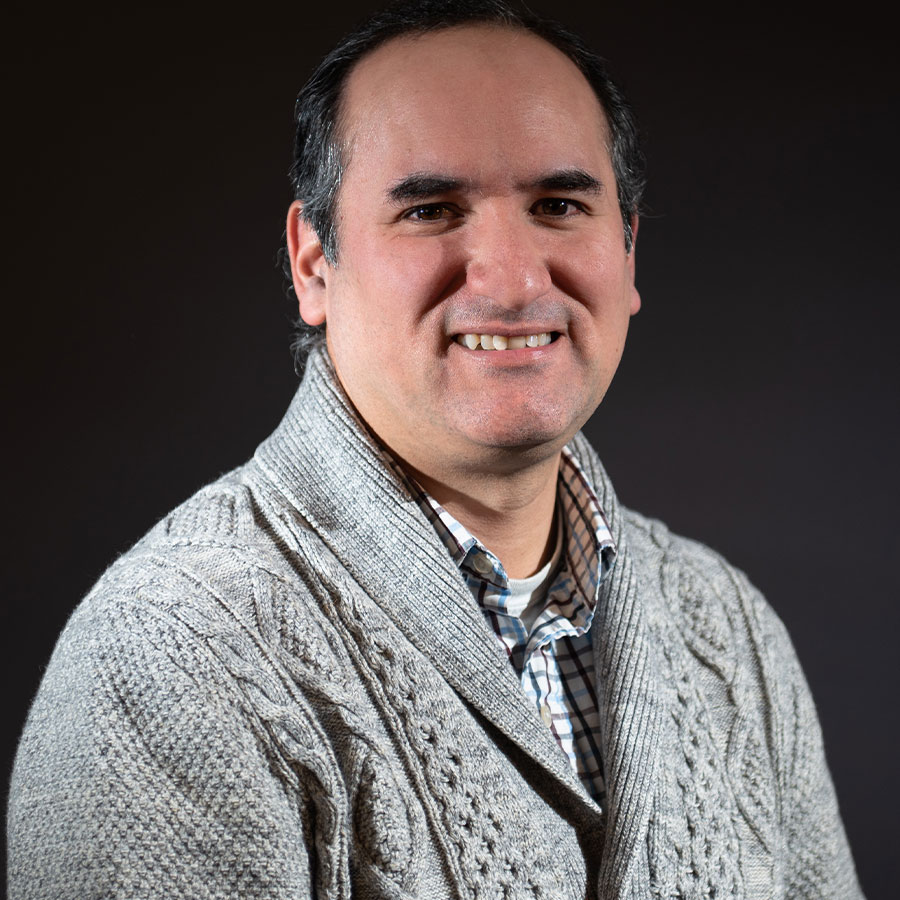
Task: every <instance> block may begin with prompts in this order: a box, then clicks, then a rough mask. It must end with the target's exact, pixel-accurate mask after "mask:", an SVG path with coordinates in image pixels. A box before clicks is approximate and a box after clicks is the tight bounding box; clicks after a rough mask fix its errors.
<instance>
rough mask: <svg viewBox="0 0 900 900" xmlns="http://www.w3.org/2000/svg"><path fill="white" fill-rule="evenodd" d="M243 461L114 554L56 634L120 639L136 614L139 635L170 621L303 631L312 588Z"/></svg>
mask: <svg viewBox="0 0 900 900" xmlns="http://www.w3.org/2000/svg"><path fill="white" fill-rule="evenodd" d="M245 469H246V467H241V468H238V469H235V470H234V471H233V472H230V473H228V474H226V475H223V476H222V477H221V478H219V479H218V480H216V481H215V482H212V483H211V484H209V485H206V486H205V487H203V488H201V489H200V490H199V491H197V493H195V494H194V495H193V496H192V497H190V498H189V499H187V500H186V501H185V502H184V503H182V504H180V505H179V506H178V507H176V508H175V509H174V510H173V511H172V512H170V513H169V514H168V515H166V516H165V517H164V518H163V519H162V520H161V521H160V522H158V523H157V524H156V525H155V526H154V527H153V528H151V529H150V531H148V532H147V534H146V535H144V537H142V538H141V539H140V540H139V541H138V542H137V543H136V544H135V545H134V546H133V547H132V548H131V549H130V550H128V551H126V552H125V553H123V554H122V555H121V556H120V557H119V558H118V559H117V560H116V561H115V562H114V563H113V564H112V565H111V566H110V567H109V568H108V569H107V570H106V572H105V573H104V574H103V575H102V576H101V577H100V579H99V580H98V582H97V583H96V584H95V585H94V587H93V588H92V589H91V591H90V592H89V593H88V595H87V597H85V599H84V600H83V601H82V603H81V604H80V605H79V607H78V609H77V610H76V611H75V613H74V614H73V616H72V619H71V620H70V623H69V626H68V627H67V629H66V631H65V632H64V633H63V636H62V638H61V642H65V640H66V637H67V632H71V631H72V630H73V629H79V630H83V629H84V628H88V629H90V630H91V632H92V633H93V634H94V635H95V636H97V637H99V639H100V640H103V639H104V636H106V637H109V638H113V637H115V636H118V637H119V638H121V637H122V635H123V634H128V633H130V632H132V631H133V629H134V627H135V624H136V621H137V620H140V623H141V624H140V627H139V633H140V634H141V635H142V636H143V637H144V638H147V639H152V636H153V634H155V633H159V632H161V631H170V630H171V629H173V628H174V629H176V630H177V629H187V630H190V631H192V632H193V633H197V634H210V633H214V632H215V633H226V632H227V633H233V634H243V635H248V636H250V637H251V638H252V641H251V642H252V643H256V642H258V638H259V637H260V636H262V637H263V642H264V643H267V642H269V641H279V640H280V639H282V638H283V631H284V629H285V628H290V630H292V631H293V630H299V629H302V628H303V626H304V621H305V620H306V618H307V617H308V616H311V617H313V618H316V619H320V618H321V615H320V614H319V613H318V610H317V607H316V603H315V601H314V596H313V593H314V590H313V589H311V587H310V584H309V582H308V581H304V579H303V577H301V576H302V575H303V573H301V572H299V571H298V567H297V566H296V565H293V564H292V561H291V559H290V554H289V552H288V551H287V549H286V548H285V547H284V545H283V543H282V542H281V540H280V539H279V537H278V536H277V534H276V532H275V531H274V530H273V529H272V528H271V527H270V525H269V523H268V521H267V519H266V516H265V514H264V512H263V510H262V507H261V506H260V505H259V504H258V503H257V500H256V497H255V496H254V491H253V489H252V487H251V486H250V485H249V484H248V482H247V480H246V479H245V478H244V471H245ZM306 574H307V575H308V574H309V573H306ZM286 620H289V621H286ZM126 625H127V627H126ZM263 632H265V634H263Z"/></svg>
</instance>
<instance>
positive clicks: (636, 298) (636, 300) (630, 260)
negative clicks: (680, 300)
mask: <svg viewBox="0 0 900 900" xmlns="http://www.w3.org/2000/svg"><path fill="white" fill-rule="evenodd" d="M639 224H640V219H639V217H638V214H637V213H632V214H631V249H630V250H629V251H628V255H627V258H626V260H625V265H626V266H627V267H628V273H629V275H630V276H631V278H630V281H631V285H630V288H629V290H630V291H631V315H634V314H635V313H636V312H637V311H638V310H639V309H640V308H641V295H640V294H639V293H638V289H637V285H636V284H635V280H634V278H635V262H634V257H635V251H636V248H637V234H638V225H639Z"/></svg>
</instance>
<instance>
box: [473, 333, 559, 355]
mask: <svg viewBox="0 0 900 900" xmlns="http://www.w3.org/2000/svg"><path fill="white" fill-rule="evenodd" d="M556 337H557V334H556V332H555V331H542V332H541V333H540V334H529V335H524V334H520V335H516V336H515V337H509V336H508V335H505V334H458V335H457V336H456V342H457V343H458V344H462V346H463V347H467V348H468V349H469V350H478V349H479V348H480V349H482V350H523V349H524V348H525V347H546V346H547V344H550V343H552V342H553V340H554V339H555V338H556Z"/></svg>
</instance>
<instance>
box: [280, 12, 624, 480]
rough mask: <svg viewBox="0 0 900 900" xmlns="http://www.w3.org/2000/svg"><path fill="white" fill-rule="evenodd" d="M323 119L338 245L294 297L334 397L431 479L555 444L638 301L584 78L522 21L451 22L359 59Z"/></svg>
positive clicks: (600, 382) (597, 109) (496, 465)
mask: <svg viewBox="0 0 900 900" xmlns="http://www.w3.org/2000/svg"><path fill="white" fill-rule="evenodd" d="M342 126H343V136H344V139H345V141H346V146H347V148H348V159H349V163H348V165H347V167H346V172H345V175H344V178H343V180H342V182H341V186H340V193H339V198H338V206H337V235H338V246H339V249H338V261H337V264H336V265H335V266H330V265H328V264H327V263H326V262H325V261H324V259H321V258H320V259H316V260H315V261H314V264H313V265H312V266H311V267H310V268H311V269H313V270H314V271H315V272H316V273H317V277H316V278H315V279H312V280H311V281H308V282H307V283H306V287H305V289H304V288H302V287H299V288H298V295H299V297H300V310H301V314H302V315H303V317H304V319H306V320H307V321H308V322H310V323H311V324H317V323H318V322H320V321H322V319H323V317H324V321H325V322H326V334H327V342H328V350H329V353H330V355H331V358H332V360H333V362H334V365H335V368H336V370H337V373H338V376H339V378H340V381H341V383H342V384H343V386H344V388H345V390H346V391H347V393H348V395H349V396H350V398H351V400H352V401H353V403H354V405H355V406H356V407H357V409H358V410H359V412H360V413H361V415H362V416H363V418H364V419H365V420H366V422H367V423H368V425H369V426H370V427H371V428H372V429H373V431H374V432H375V433H376V434H377V435H378V436H379V437H380V438H381V440H382V441H384V442H385V443H386V444H387V445H388V446H389V447H390V448H391V449H392V450H393V451H394V452H395V453H396V454H397V455H399V456H400V457H401V458H402V459H404V460H405V461H406V462H408V463H409V464H410V465H412V466H413V468H415V469H418V470H419V471H420V472H424V473H426V474H428V475H430V476H432V477H436V478H439V477H440V475H441V472H442V471H449V470H450V468H454V467H455V468H461V469H463V470H465V469H467V468H469V469H471V470H472V471H485V470H487V471H490V470H492V469H494V470H499V469H502V468H504V467H506V468H508V467H510V466H515V464H516V460H528V459H537V458H540V457H541V456H542V455H548V454H552V453H556V452H557V451H558V450H559V449H560V448H561V446H562V445H563V444H564V443H565V442H566V441H567V440H569V438H571V436H572V435H573V434H574V433H575V431H577V430H578V429H579V428H580V427H581V426H582V425H583V424H584V422H585V421H586V420H587V418H588V417H589V416H590V414H591V413H592V412H593V411H594V409H595V408H596V406H597V404H598V403H599V402H600V401H601V399H602V398H603V396H604V394H605V392H606V390H607V388H608V387H609V384H610V381H611V380H612V377H613V374H614V373H615V371H616V367H617V366H618V363H619V360H620V358H621V355H622V350H623V347H624V343H625V335H626V331H627V328H628V321H629V317H630V316H631V315H632V314H633V313H635V312H637V310H638V308H639V305H640V299H639V297H638V294H637V291H636V290H635V286H634V261H633V253H632V254H630V255H629V254H626V252H625V243H624V233H623V223H622V218H621V215H620V212H619V207H618V202H617V197H616V184H615V179H614V175H613V170H612V166H611V163H610V159H609V153H608V150H607V147H606V139H607V132H606V122H605V117H604V115H603V112H602V108H601V106H600V104H599V102H598V100H597V98H596V96H595V95H594V93H593V91H592V89H591V87H590V86H589V84H588V83H587V81H586V80H585V79H584V77H583V76H582V75H581V73H580V72H579V71H578V69H577V68H576V67H575V65H574V64H573V63H572V62H571V61H570V60H569V59H568V58H567V57H566V56H565V55H564V54H562V53H560V52H559V51H558V50H557V49H556V48H554V47H552V46H551V45H550V44H548V43H546V42H544V41H542V40H540V39H539V38H537V37H535V36H533V35H531V34H528V33H525V32H522V31H516V30H511V29H506V28H496V27H463V28H454V29H448V30H444V31H439V32H436V33H432V34H427V35H425V36H422V37H416V38H400V39H397V40H394V41H391V42H389V43H388V44H386V45H384V46H383V47H381V48H379V49H378V50H376V51H375V52H373V53H372V54H370V55H369V56H367V57H365V58H364V59H363V60H362V62H361V63H360V64H359V65H358V66H357V68H356V69H355V70H354V71H353V72H352V74H351V76H350V78H349V79H348V83H347V85H346V89H345V93H344V105H343V111H342ZM295 271H296V266H295ZM467 335H470V336H474V335H497V336H499V338H500V340H499V341H497V342H496V343H498V344H499V345H500V346H503V345H504V339H505V342H506V346H507V349H505V350H497V349H494V350H488V349H484V347H483V346H481V345H479V346H477V347H475V348H474V349H472V348H471V347H470V346H467V345H466V343H465V341H466V336H467ZM535 335H549V336H550V343H544V342H545V341H546V338H538V343H539V344H543V345H539V346H530V345H531V344H534V343H535V340H534V338H533V337H532V339H531V340H528V338H529V336H535ZM522 339H525V340H526V342H527V345H526V346H525V347H521V346H519V345H520V344H521V343H522V342H523V341H522ZM468 341H469V344H474V338H473V337H469V338H468ZM511 451H515V452H511ZM479 467H480V468H479Z"/></svg>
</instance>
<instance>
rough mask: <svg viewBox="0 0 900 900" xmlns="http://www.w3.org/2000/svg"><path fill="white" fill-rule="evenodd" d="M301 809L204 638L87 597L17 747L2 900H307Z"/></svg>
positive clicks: (175, 621) (162, 614)
mask: <svg viewBox="0 0 900 900" xmlns="http://www.w3.org/2000/svg"><path fill="white" fill-rule="evenodd" d="M123 609H124V610H125V612H123V611H122V610H123ZM309 809H310V804H309V803H308V797H307V796H306V794H305V792H304V791H303V789H302V786H301V782H300V780H299V779H297V778H296V777H292V772H291V769H290V767H289V766H286V765H285V764H284V762H283V761H282V760H281V759H280V758H279V756H278V754H277V752H276V751H275V750H274V749H273V746H272V743H271V742H270V741H269V740H268V739H267V735H266V729H265V726H264V724H263V723H261V722H260V721H256V720H255V718H254V713H253V708H252V704H249V703H248V702H247V700H246V695H245V693H244V692H243V691H242V689H241V686H240V684H239V682H238V680H236V679H234V678H233V677H230V676H229V673H228V672H227V669H226V667H225V666H223V665H222V663H221V661H220V660H219V659H217V657H216V654H215V652H213V651H212V650H211V645H210V643H209V641H208V640H206V639H205V636H203V635H199V634H198V633H197V631H196V629H194V628H191V627H188V626H187V625H186V624H185V623H184V622H183V621H182V620H180V619H179V618H178V617H177V616H172V615H168V614H167V611H166V610H165V608H161V607H160V605H159V604H155V605H149V606H146V605H145V606H142V605H141V603H140V602H135V601H134V600H133V598H132V599H131V600H129V601H128V603H121V602H119V601H110V600H108V599H107V600H106V601H102V600H98V598H96V597H94V598H89V599H88V600H87V601H85V603H84V604H83V605H82V607H81V608H80V609H79V610H77V611H76V613H75V614H74V615H73V617H72V620H71V621H70V623H69V625H68V626H67V628H66V630H65V631H64V633H63V635H62V637H61V639H60V641H59V644H58V645H57V648H56V650H55V651H54V655H53V658H52V660H51V662H50V665H49V667H48V671H47V673H46V675H45V678H44V681H43V683H42V686H41V688H40V691H39V693H38V696H37V698H36V700H35V702H34V704H33V707H32V709H31V712H30V715H29V719H28V722H27V725H26V728H25V732H24V734H23V737H22V739H21V742H20V745H19V750H18V755H17V760H16V765H15V770H14V773H13V778H12V783H11V789H10V803H9V817H8V842H9V843H8V852H9V895H10V897H11V898H13V900H28V898H47V897H54V898H57V900H68V898H72V900H75V898H78V900H90V898H101V897H102V898H126V897H127V898H148V900H149V898H157V897H158V898H162V897H192V898H226V897H228V898H233V897H241V898H254V897H266V898H282V897H291V898H303V897H309V896H311V894H312V888H311V886H310V853H309V850H308V845H307V840H306V839H305V836H306V835H308V834H309V833H310V830H309V829H310V823H309V821H308V819H309V815H310V812H309Z"/></svg>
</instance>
